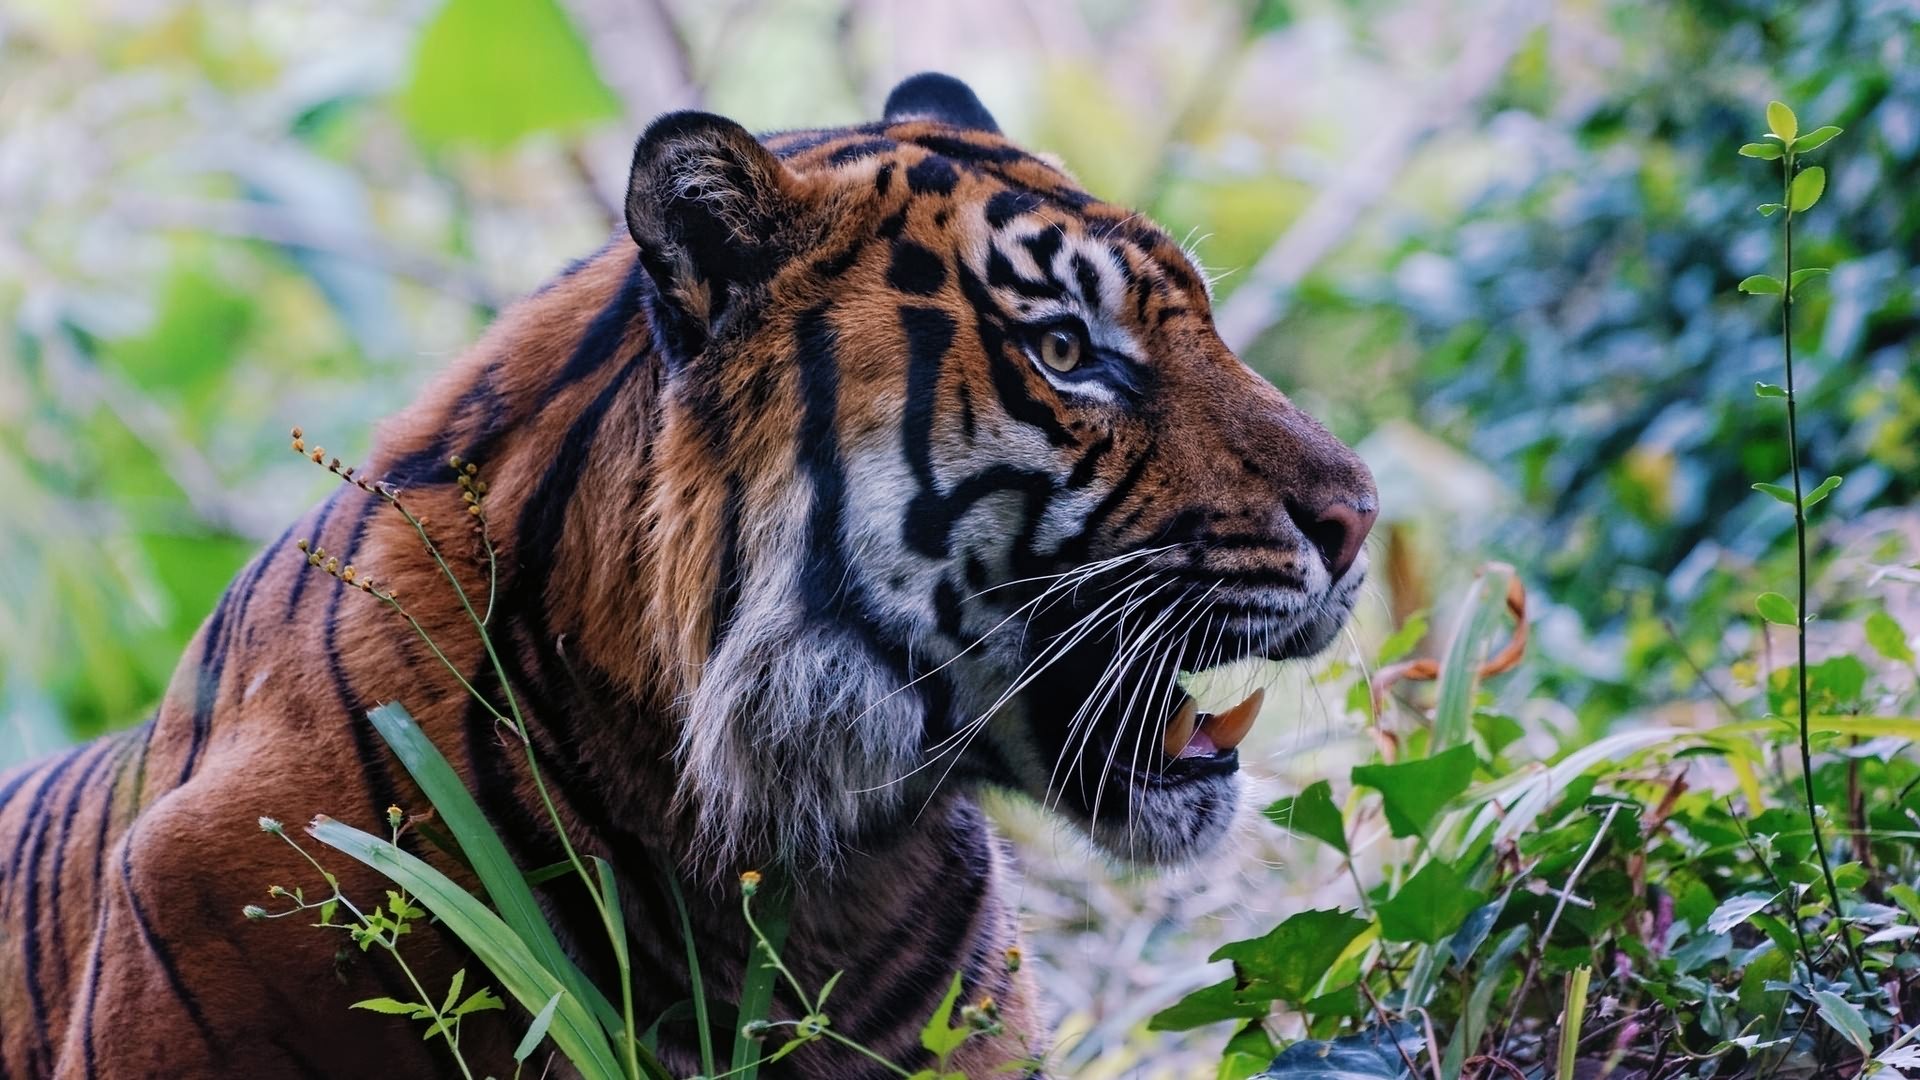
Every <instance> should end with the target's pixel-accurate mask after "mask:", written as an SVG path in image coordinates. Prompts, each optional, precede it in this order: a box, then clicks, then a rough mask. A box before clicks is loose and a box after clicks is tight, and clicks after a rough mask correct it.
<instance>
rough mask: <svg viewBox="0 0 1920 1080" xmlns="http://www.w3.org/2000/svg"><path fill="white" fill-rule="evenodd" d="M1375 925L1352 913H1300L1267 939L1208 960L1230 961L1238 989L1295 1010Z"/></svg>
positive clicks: (1216, 953) (1238, 944) (1225, 948)
mask: <svg viewBox="0 0 1920 1080" xmlns="http://www.w3.org/2000/svg"><path fill="white" fill-rule="evenodd" d="M1371 925H1373V924H1372V923H1370V922H1368V921H1367V920H1365V919H1362V918H1359V917H1358V916H1356V915H1354V914H1353V913H1352V912H1350V911H1338V910H1333V909H1327V910H1324V911H1302V912H1300V913H1299V914H1297V915H1294V916H1292V917H1290V918H1289V919H1287V921H1286V922H1283V923H1281V924H1280V925H1279V926H1276V927H1274V928H1273V929H1272V930H1269V931H1268V932H1267V933H1266V934H1265V935H1263V936H1261V937H1257V938H1251V939H1249V940H1247V941H1235V942H1233V943H1231V944H1227V945H1222V946H1220V947H1219V948H1218V949H1215V950H1214V951H1213V955H1212V956H1209V957H1207V959H1208V960H1209V961H1213V960H1231V961H1233V974H1234V977H1235V978H1236V979H1238V980H1239V985H1240V986H1241V987H1243V988H1245V989H1246V990H1248V991H1249V993H1247V994H1246V995H1245V996H1248V997H1251V996H1253V995H1252V993H1251V992H1250V991H1252V990H1255V989H1257V990H1258V991H1259V993H1260V994H1261V995H1263V996H1265V997H1266V998H1267V999H1269V1000H1271V999H1274V998H1278V999H1280V1000H1281V1001H1285V1002H1288V1003H1290V1004H1299V1003H1300V1002H1302V1001H1305V1000H1306V999H1307V997H1308V996H1309V995H1311V994H1312V992H1313V988H1314V984H1316V983H1318V982H1319V981H1320V977H1321V976H1322V975H1325V974H1326V973H1327V969H1328V968H1331V967H1332V966H1333V965H1334V963H1335V962H1337V961H1338V960H1339V959H1340V954H1341V953H1343V952H1345V951H1346V948H1347V944H1348V943H1349V942H1351V941H1352V940H1353V939H1354V938H1357V937H1359V936H1360V935H1361V933H1362V932H1364V931H1365V930H1366V929H1367V928H1368V927H1369V926H1371Z"/></svg>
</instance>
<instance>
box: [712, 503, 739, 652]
mask: <svg viewBox="0 0 1920 1080" xmlns="http://www.w3.org/2000/svg"><path fill="white" fill-rule="evenodd" d="M743 497H744V496H743V495H742V492H741V483H740V474H739V473H736V472H729V473H727V498H726V502H725V503H724V504H723V505H722V509H721V521H720V573H719V576H718V578H716V579H715V582H714V590H713V631H712V637H711V639H710V640H709V641H708V643H707V653H708V655H709V656H711V655H712V654H713V653H714V652H716V651H718V650H719V648H720V642H721V641H722V640H723V639H724V638H725V637H726V635H727V629H728V627H730V626H731V625H732V624H733V613H734V609H736V608H737V607H739V605H740V589H741V580H740V575H741V572H742V571H741V561H740V517H741V512H742V511H741V500H742V498H743Z"/></svg>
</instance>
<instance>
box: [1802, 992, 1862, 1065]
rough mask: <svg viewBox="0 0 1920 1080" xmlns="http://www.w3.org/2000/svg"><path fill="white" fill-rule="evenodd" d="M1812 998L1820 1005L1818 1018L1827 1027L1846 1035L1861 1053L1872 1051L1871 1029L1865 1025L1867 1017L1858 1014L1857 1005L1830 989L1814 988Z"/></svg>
mask: <svg viewBox="0 0 1920 1080" xmlns="http://www.w3.org/2000/svg"><path fill="white" fill-rule="evenodd" d="M1813 1000H1814V1003H1815V1004H1817V1005H1819V1006H1820V1019H1822V1020H1825V1021H1826V1022H1827V1026H1828V1027H1831V1028H1832V1029H1833V1030H1835V1031H1837V1032H1839V1033H1840V1034H1842V1035H1844V1036H1846V1039H1847V1041H1848V1042H1850V1043H1852V1044H1853V1045H1855V1046H1857V1047H1859V1048H1860V1052H1861V1053H1863V1054H1871V1053H1873V1031H1872V1030H1871V1029H1870V1028H1868V1027H1867V1018H1866V1017H1865V1016H1862V1015H1861V1014H1860V1009H1859V1007H1858V1006H1856V1005H1854V1003H1853V1002H1851V1001H1848V1000H1847V999H1846V998H1843V997H1841V996H1840V995H1839V994H1836V993H1834V992H1833V991H1831V990H1815V991H1814V992H1813Z"/></svg>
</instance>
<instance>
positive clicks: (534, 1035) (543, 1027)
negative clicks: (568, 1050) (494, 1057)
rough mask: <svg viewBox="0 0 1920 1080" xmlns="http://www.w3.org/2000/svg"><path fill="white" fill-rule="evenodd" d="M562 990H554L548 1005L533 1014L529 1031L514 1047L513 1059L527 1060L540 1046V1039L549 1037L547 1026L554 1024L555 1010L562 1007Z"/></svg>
mask: <svg viewBox="0 0 1920 1080" xmlns="http://www.w3.org/2000/svg"><path fill="white" fill-rule="evenodd" d="M560 995H561V991H558V990H556V991H554V994H553V996H552V997H550V998H548V999H547V1003H546V1005H544V1006H542V1007H541V1009H540V1011H539V1012H537V1013H534V1014H533V1023H532V1024H530V1025H528V1027H527V1033H526V1034H525V1035H523V1036H521V1038H520V1045H519V1046H516V1047H514V1048H513V1060H515V1061H525V1060H527V1058H528V1057H530V1056H532V1054H533V1052H534V1050H535V1049H536V1048H538V1047H539V1045H540V1040H541V1039H544V1038H546V1037H547V1028H548V1027H549V1026H551V1025H552V1024H553V1014H554V1010H556V1009H558V1008H559V1007H560Z"/></svg>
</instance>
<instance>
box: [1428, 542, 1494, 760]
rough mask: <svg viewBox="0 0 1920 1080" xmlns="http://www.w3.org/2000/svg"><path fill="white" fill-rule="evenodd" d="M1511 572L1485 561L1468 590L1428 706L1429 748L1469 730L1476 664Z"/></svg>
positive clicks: (1462, 737) (1461, 738) (1442, 746)
mask: <svg viewBox="0 0 1920 1080" xmlns="http://www.w3.org/2000/svg"><path fill="white" fill-rule="evenodd" d="M1513 575H1514V570H1513V567H1511V566H1507V565H1506V564H1504V563H1488V564H1487V566H1486V569H1485V572H1483V573H1482V574H1481V575H1480V577H1479V578H1478V579H1476V580H1475V581H1474V583H1473V587H1472V588H1471V589H1469V590H1468V592H1467V599H1466V602H1465V604H1464V605H1463V606H1462V608H1461V612H1460V621H1459V622H1458V623H1456V624H1455V625H1454V630H1453V639H1452V640H1451V641H1449V642H1448V643H1447V658H1446V660H1445V661H1444V662H1442V663H1441V665H1440V687H1439V691H1438V696H1437V698H1436V700H1435V702H1434V707H1433V746H1432V751H1431V752H1433V753H1439V752H1440V751H1442V750H1446V749H1448V748H1449V747H1454V746H1458V745H1460V744H1461V743H1463V742H1466V741H1467V739H1468V738H1469V737H1470V735H1471V734H1472V731H1473V693H1474V690H1475V689H1476V688H1477V687H1479V685H1480V664H1481V662H1482V661H1483V660H1484V659H1485V654H1486V653H1487V651H1488V649H1489V647H1490V646H1491V644H1492V642H1493V638H1494V634H1495V632H1496V631H1497V630H1498V628H1499V626H1500V621H1501V616H1502V614H1503V613H1504V612H1505V611H1506V608H1507V586H1508V584H1509V583H1510V582H1511V581H1512V580H1513Z"/></svg>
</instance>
